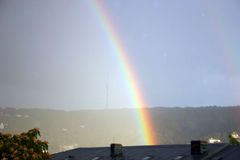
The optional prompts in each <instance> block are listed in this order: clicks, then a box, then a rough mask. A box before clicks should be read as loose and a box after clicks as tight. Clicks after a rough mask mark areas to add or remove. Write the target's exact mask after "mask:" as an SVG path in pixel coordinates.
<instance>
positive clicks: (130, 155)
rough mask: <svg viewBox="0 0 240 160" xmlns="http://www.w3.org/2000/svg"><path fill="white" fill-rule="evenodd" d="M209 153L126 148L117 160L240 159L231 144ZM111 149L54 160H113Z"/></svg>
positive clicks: (216, 146) (213, 147)
mask: <svg viewBox="0 0 240 160" xmlns="http://www.w3.org/2000/svg"><path fill="white" fill-rule="evenodd" d="M207 148H208V153H207V154H200V155H191V145H190V144H184V145H158V146H126V147H123V148H122V152H123V156H122V157H121V158H119V157H117V158H115V159H116V160H120V159H121V160H183V159H184V160H200V159H203V160H204V159H205V160H208V159H212V160H220V159H221V160H234V159H239V157H240V147H239V146H232V145H229V144H223V143H222V144H207ZM110 152H111V148H110V147H97V148H77V149H73V150H69V151H65V152H60V153H56V154H54V155H53V156H52V160H76V159H77V160H79V159H80V160H112V158H111V156H110Z"/></svg>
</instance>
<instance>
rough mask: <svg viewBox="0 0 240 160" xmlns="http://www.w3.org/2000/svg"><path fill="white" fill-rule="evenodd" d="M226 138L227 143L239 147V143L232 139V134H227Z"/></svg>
mask: <svg viewBox="0 0 240 160" xmlns="http://www.w3.org/2000/svg"><path fill="white" fill-rule="evenodd" d="M228 138H229V143H230V144H232V145H239V141H238V140H237V139H236V138H234V137H233V136H232V134H229V135H228Z"/></svg>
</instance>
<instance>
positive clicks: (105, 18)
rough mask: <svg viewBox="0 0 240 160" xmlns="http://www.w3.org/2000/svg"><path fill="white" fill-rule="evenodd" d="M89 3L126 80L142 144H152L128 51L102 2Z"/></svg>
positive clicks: (150, 124) (147, 116)
mask: <svg viewBox="0 0 240 160" xmlns="http://www.w3.org/2000/svg"><path fill="white" fill-rule="evenodd" d="M89 3H90V5H91V8H92V9H93V11H94V13H95V16H96V18H97V19H98V21H99V23H100V25H102V26H101V27H102V29H103V30H104V32H105V33H106V35H107V38H108V40H109V43H110V44H111V47H112V50H113V53H115V54H116V55H115V56H116V57H117V59H118V61H119V62H120V67H121V69H122V71H123V74H124V77H125V79H126V81H127V85H128V89H129V92H130V95H131V97H132V100H133V102H134V106H135V107H136V112H137V118H138V123H139V127H140V130H141V131H140V132H141V134H142V135H141V136H142V140H143V144H145V145H154V144H156V139H155V132H154V127H153V122H152V120H151V117H150V114H149V111H148V109H147V108H146V107H147V106H146V104H145V102H144V97H143V96H142V94H141V90H140V88H139V85H138V82H137V77H136V75H135V74H134V71H133V69H132V67H131V63H130V61H129V58H128V52H127V50H126V48H125V46H124V45H123V43H122V41H121V38H120V35H119V34H118V31H117V29H116V26H115V25H114V23H113V21H112V19H111V18H110V16H109V14H108V13H107V9H106V8H104V4H103V2H102V1H100V0H90V1H89Z"/></svg>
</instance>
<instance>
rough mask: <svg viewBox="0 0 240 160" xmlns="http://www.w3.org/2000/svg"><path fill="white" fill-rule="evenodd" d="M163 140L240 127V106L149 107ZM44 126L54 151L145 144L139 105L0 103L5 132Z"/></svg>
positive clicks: (187, 139)
mask: <svg viewBox="0 0 240 160" xmlns="http://www.w3.org/2000/svg"><path fill="white" fill-rule="evenodd" d="M149 113H150V114H151V117H152V121H153V122H154V128H155V132H156V133H155V134H156V135H157V141H158V144H185V143H189V142H190V140H192V139H208V138H210V137H215V138H220V139H221V140H222V141H223V142H227V141H228V138H227V135H228V133H229V132H232V131H240V118H239V115H240V107H239V106H230V107H216V106H210V107H186V108H181V107H175V108H167V107H153V108H149ZM34 127H38V128H40V130H41V133H42V139H44V140H47V141H49V147H50V148H49V151H50V152H51V153H55V152H59V151H63V150H68V149H72V148H77V147H95V146H108V145H109V144H110V143H112V142H119V143H122V144H123V145H142V139H141V136H140V135H141V133H140V130H139V123H138V118H137V116H136V110H135V109H106V110H104V109H102V110H79V111H63V110H50V109H14V108H0V132H3V133H6V132H11V133H20V132H23V131H26V130H29V129H31V128H34Z"/></svg>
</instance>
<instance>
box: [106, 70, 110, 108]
mask: <svg viewBox="0 0 240 160" xmlns="http://www.w3.org/2000/svg"><path fill="white" fill-rule="evenodd" d="M108 107H109V73H107V82H106V109H108Z"/></svg>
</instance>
